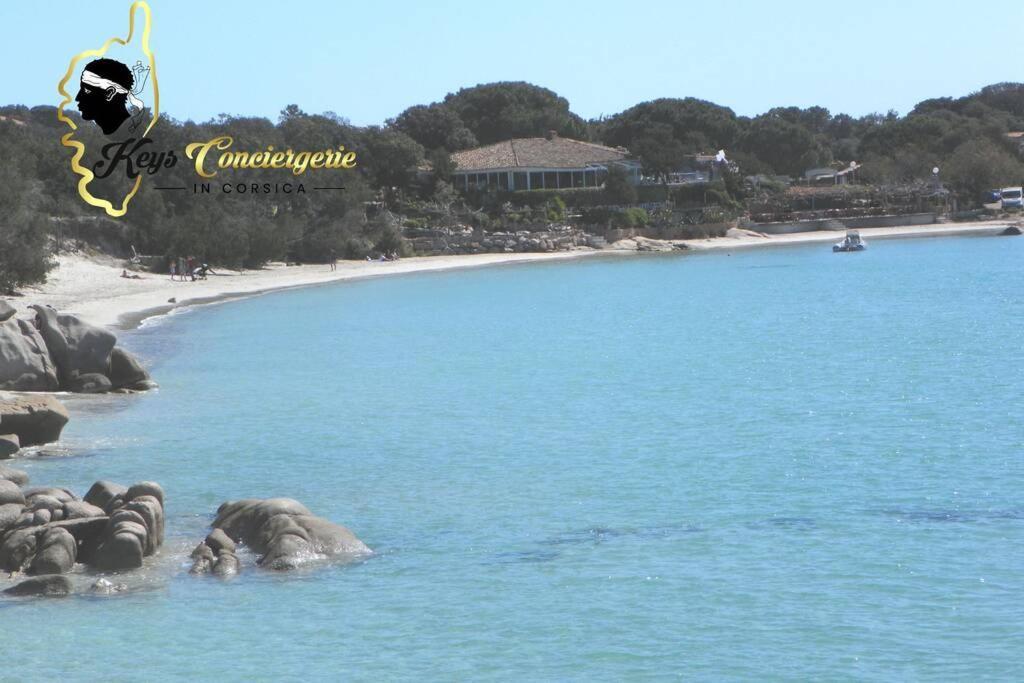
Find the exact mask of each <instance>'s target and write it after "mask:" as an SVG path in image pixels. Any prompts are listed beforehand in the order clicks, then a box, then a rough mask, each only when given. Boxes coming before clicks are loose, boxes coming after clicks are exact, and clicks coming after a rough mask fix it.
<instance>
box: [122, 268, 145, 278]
mask: <svg viewBox="0 0 1024 683" xmlns="http://www.w3.org/2000/svg"><path fill="white" fill-rule="evenodd" d="M121 277H123V278H125V279H127V280H141V279H142V276H141V275H139V274H138V273H132V274H131V275H129V274H128V270H127V269H124V268H123V269H122V270H121Z"/></svg>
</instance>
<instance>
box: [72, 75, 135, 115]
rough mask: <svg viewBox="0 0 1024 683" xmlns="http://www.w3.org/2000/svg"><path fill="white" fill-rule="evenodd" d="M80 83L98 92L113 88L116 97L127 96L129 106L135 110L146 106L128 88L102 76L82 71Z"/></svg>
mask: <svg viewBox="0 0 1024 683" xmlns="http://www.w3.org/2000/svg"><path fill="white" fill-rule="evenodd" d="M82 83H84V84H85V85H90V86H92V87H94V88H99V89H100V90H106V89H108V88H113V89H114V92H115V93H117V94H118V95H127V96H128V102H129V104H131V105H132V106H133V107H135V108H136V109H142V108H143V107H145V106H146V105H145V103H143V101H142V100H140V99H139V98H138V97H136V96H135V94H134V93H132V91H131V90H129V89H128V88H126V87H124V86H123V85H121V84H120V83H116V82H114V81H112V80H110V79H109V78H103V77H102V76H97V75H96V74H94V73H93V72H91V71H83V72H82Z"/></svg>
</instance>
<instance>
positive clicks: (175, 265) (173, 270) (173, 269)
mask: <svg viewBox="0 0 1024 683" xmlns="http://www.w3.org/2000/svg"><path fill="white" fill-rule="evenodd" d="M177 274H178V262H177V260H176V259H173V258H172V259H171V282H174V276H175V275H177Z"/></svg>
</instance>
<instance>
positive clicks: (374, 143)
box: [362, 126, 424, 188]
mask: <svg viewBox="0 0 1024 683" xmlns="http://www.w3.org/2000/svg"><path fill="white" fill-rule="evenodd" d="M362 146H363V165H364V168H366V169H368V172H369V173H370V176H371V178H372V179H373V183H374V184H375V185H377V186H379V187H383V188H403V187H408V186H409V185H410V184H411V183H412V180H413V178H414V177H415V176H416V170H417V168H419V167H420V166H422V165H423V161H424V152H423V146H422V145H421V144H419V143H418V142H416V141H415V140H413V139H412V138H411V137H409V136H408V135H406V134H405V133H402V132H400V131H397V130H389V129H387V128H379V127H377V126H370V127H369V128H367V129H366V131H365V132H364V133H363V135H362Z"/></svg>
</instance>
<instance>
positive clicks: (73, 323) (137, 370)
mask: <svg viewBox="0 0 1024 683" xmlns="http://www.w3.org/2000/svg"><path fill="white" fill-rule="evenodd" d="M31 308H32V310H34V311H35V313H36V316H35V319H34V321H31V322H30V321H27V320H19V319H16V318H10V319H5V320H3V321H2V322H0V390H2V389H7V390H11V391H57V390H61V389H62V390H65V391H72V392H76V393H102V392H106V391H111V390H131V391H141V390H145V389H150V388H152V387H154V386H155V384H154V383H153V381H152V380H151V379H150V377H149V373H147V372H146V370H145V368H143V367H142V365H141V364H140V363H139V361H138V360H137V359H136V358H135V357H134V356H132V355H131V354H130V353H128V352H127V351H125V350H124V349H121V348H118V347H117V346H115V345H116V343H117V338H116V337H115V336H114V334H113V333H112V332H109V331H108V330H106V329H104V328H102V327H97V326H95V325H90V324H88V323H86V322H84V321H83V320H81V319H80V318H78V317H77V316H74V315H70V314H67V313H58V312H57V311H55V310H54V309H52V308H49V307H47V306H32V307H31ZM0 313H2V310H0Z"/></svg>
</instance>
